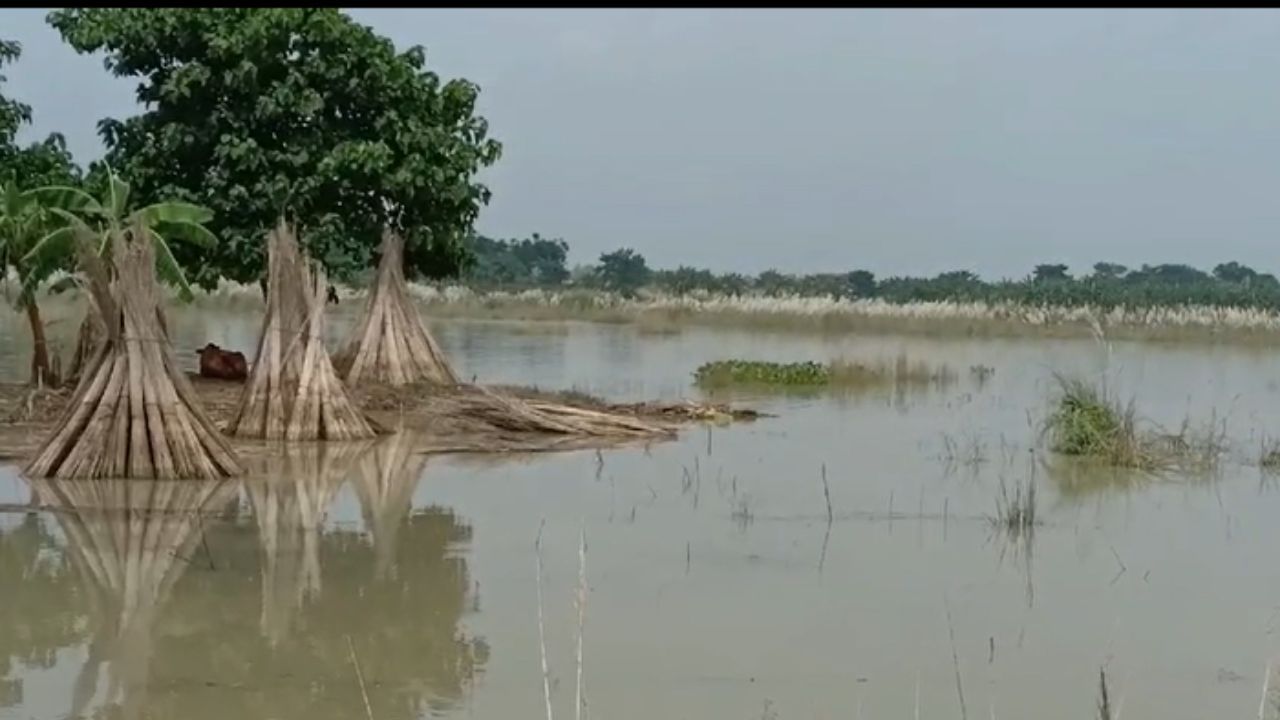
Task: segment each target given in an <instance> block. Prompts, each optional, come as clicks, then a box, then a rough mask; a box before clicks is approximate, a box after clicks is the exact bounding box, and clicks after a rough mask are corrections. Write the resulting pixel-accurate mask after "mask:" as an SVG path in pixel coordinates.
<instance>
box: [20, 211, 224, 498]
mask: <svg viewBox="0 0 1280 720" xmlns="http://www.w3.org/2000/svg"><path fill="white" fill-rule="evenodd" d="M111 257H112V262H111V266H110V267H108V265H107V263H105V262H104V261H103V260H102V259H101V258H100V257H98V255H97V254H96V253H94V252H93V251H92V250H88V249H85V248H84V247H83V246H82V250H81V264H82V266H83V268H84V271H85V273H86V275H87V276H88V280H89V289H90V292H92V293H93V299H94V303H95V306H96V307H97V308H98V310H99V311H100V312H101V314H102V321H103V327H104V329H105V333H106V334H105V337H104V340H103V342H102V344H101V345H100V346H99V347H98V348H97V350H96V351H95V353H94V355H93V357H92V359H90V361H89V362H88V363H87V364H86V366H85V370H84V377H82V378H81V380H80V382H79V384H78V385H77V387H76V391H75V394H74V395H73V396H72V398H71V402H70V404H69V405H68V407H67V410H66V412H65V414H64V415H63V417H62V419H61V420H59V421H58V424H57V426H56V427H55V429H54V431H53V434H52V435H50V436H49V438H48V439H47V440H45V442H44V444H43V445H42V446H41V447H40V449H39V450H38V451H37V452H36V455H35V457H34V459H33V460H32V461H31V462H30V464H29V465H28V466H27V468H26V472H27V474H28V475H30V476H32V477H58V478H164V479H191V478H204V479H215V478H220V477H229V476H233V475H239V474H241V473H242V472H243V470H242V467H241V465H240V461H239V459H238V458H237V457H236V455H235V453H234V452H233V451H232V449H231V446H230V445H229V444H228V442H227V439H226V438H225V437H223V436H222V434H221V433H219V432H218V429H217V428H216V427H215V426H214V424H213V422H212V421H211V420H210V419H209V417H208V415H206V414H205V412H204V409H203V408H202V407H201V406H200V403H199V401H198V400H197V399H196V397H195V392H194V390H193V389H192V387H191V383H190V382H189V381H188V380H187V377H186V375H184V374H183V372H182V371H181V370H180V369H179V368H178V365H177V363H176V361H175V359H174V356H173V348H172V347H171V346H170V345H169V338H168V336H167V334H166V333H165V331H164V328H163V326H162V325H161V322H160V316H159V312H158V305H157V287H156V280H155V250H154V248H153V246H152V238H151V236H150V234H149V232H148V230H147V229H146V228H145V227H143V226H140V225H139V226H135V227H132V228H129V229H127V230H125V231H122V232H119V233H118V234H117V235H116V236H115V237H113V238H111Z"/></svg>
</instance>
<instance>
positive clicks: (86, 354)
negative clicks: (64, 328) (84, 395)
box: [65, 295, 107, 387]
mask: <svg viewBox="0 0 1280 720" xmlns="http://www.w3.org/2000/svg"><path fill="white" fill-rule="evenodd" d="M88 297H89V308H88V309H87V310H86V312H85V314H84V320H82V321H81V322H80V331H79V332H78V333H77V335H76V347H75V350H74V352H72V354H71V369H70V371H69V372H68V373H67V377H66V378H65V382H66V383H67V384H75V385H76V387H79V385H80V382H81V381H83V380H84V378H85V377H87V374H86V372H85V371H86V370H87V369H88V366H89V363H90V362H91V361H92V360H93V358H94V356H95V355H96V354H97V352H98V348H100V347H101V346H102V340H103V337H104V336H105V335H106V334H107V331H106V327H104V325H103V322H102V311H101V310H99V309H98V307H97V303H95V302H94V301H93V295H89V296H88Z"/></svg>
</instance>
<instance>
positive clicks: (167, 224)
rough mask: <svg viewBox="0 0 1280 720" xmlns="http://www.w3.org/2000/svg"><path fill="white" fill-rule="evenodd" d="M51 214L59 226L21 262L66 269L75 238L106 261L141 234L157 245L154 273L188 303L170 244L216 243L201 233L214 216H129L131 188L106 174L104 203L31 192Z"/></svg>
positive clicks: (160, 211)
mask: <svg viewBox="0 0 1280 720" xmlns="http://www.w3.org/2000/svg"><path fill="white" fill-rule="evenodd" d="M31 192H32V193H33V194H34V195H35V197H37V198H38V199H39V200H40V201H41V202H42V203H44V204H45V206H46V207H47V208H48V209H49V211H50V212H51V213H52V214H54V215H56V216H57V217H59V218H61V219H62V221H63V224H62V226H61V227H58V228H57V229H55V230H54V231H52V232H50V233H48V234H47V235H45V236H44V237H42V238H41V239H40V240H39V241H38V242H36V243H35V245H33V246H32V247H31V248H30V250H28V251H27V253H26V254H25V255H24V256H23V258H22V261H23V262H25V263H30V264H32V265H40V264H44V263H50V262H52V263H59V262H62V263H65V261H66V259H67V258H70V257H73V256H74V254H75V243H76V239H77V238H81V237H89V238H93V239H94V240H95V241H96V242H97V246H98V247H97V250H98V253H99V254H101V255H103V256H106V255H108V253H109V251H110V249H111V244H112V243H113V242H116V241H118V240H123V239H125V238H129V239H132V240H143V239H144V238H134V237H132V235H133V234H134V233H135V232H137V229H138V228H141V229H142V231H143V233H145V234H146V235H147V236H148V238H149V239H150V241H151V242H152V243H154V245H155V252H156V273H157V275H158V276H159V277H160V279H161V280H163V281H164V282H166V283H169V284H170V285H173V286H175V287H176V288H177V289H178V297H179V298H181V299H182V301H183V302H190V301H191V300H192V298H193V297H194V295H193V293H192V291H191V284H190V283H189V282H187V276H186V274H185V273H184V272H183V271H182V268H181V267H180V266H179V265H178V261H177V260H176V259H174V256H173V251H172V250H170V248H169V241H170V240H178V241H182V242H189V243H193V244H195V245H199V246H201V247H206V248H207V247H212V246H213V245H214V244H215V243H216V242H217V239H216V237H215V236H214V234H213V233H212V232H211V231H210V230H209V229H208V228H207V227H205V223H207V222H209V221H210V220H212V219H213V212H212V211H210V210H209V209H207V208H204V207H201V206H199V205H193V204H191V203H185V202H177V201H167V202H159V203H154V204H151V205H147V206H144V207H140V208H137V209H135V210H133V211H132V212H130V211H129V195H130V187H129V183H127V182H125V181H124V180H122V179H121V178H120V177H119V176H117V175H116V174H115V172H113V171H112V170H111V169H110V168H108V169H107V183H106V190H105V192H104V193H103V197H101V198H95V197H93V196H92V195H91V194H89V193H87V192H85V191H84V190H81V189H79V188H73V187H45V188H37V189H36V190H33V191H31Z"/></svg>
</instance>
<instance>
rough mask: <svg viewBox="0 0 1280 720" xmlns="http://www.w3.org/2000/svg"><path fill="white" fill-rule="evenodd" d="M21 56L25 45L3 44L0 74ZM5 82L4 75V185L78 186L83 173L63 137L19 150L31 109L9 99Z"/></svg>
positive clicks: (0, 130)
mask: <svg viewBox="0 0 1280 720" xmlns="http://www.w3.org/2000/svg"><path fill="white" fill-rule="evenodd" d="M21 55H22V46H21V45H19V44H18V43H16V42H12V41H8V40H0V70H2V69H3V68H4V66H5V65H8V64H10V63H12V62H14V61H16V60H17V59H18V58H19V57H21ZM4 82H5V76H4V75H3V74H0V183H2V184H16V185H18V186H19V187H24V188H33V187H39V186H41V185H70V184H75V183H78V182H79V181H80V169H79V168H78V167H76V165H75V163H74V162H72V160H71V153H70V152H68V151H67V143H66V140H65V139H64V138H63V137H62V135H59V134H57V133H54V134H52V135H49V136H48V137H47V138H45V139H44V140H42V141H40V142H36V143H32V144H31V145H28V146H27V147H20V146H18V144H17V136H18V130H19V129H21V127H22V126H23V125H26V124H28V123H30V122H31V108H30V106H28V105H26V104H24V103H20V102H18V101H17V100H13V99H11V98H8V97H6V96H5V95H4V92H3V88H4Z"/></svg>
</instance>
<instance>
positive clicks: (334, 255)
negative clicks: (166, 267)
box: [49, 8, 501, 287]
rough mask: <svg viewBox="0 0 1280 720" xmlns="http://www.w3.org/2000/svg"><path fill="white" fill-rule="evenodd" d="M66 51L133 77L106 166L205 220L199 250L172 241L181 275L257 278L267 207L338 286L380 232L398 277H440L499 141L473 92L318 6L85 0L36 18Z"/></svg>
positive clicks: (147, 195) (482, 196) (364, 262)
mask: <svg viewBox="0 0 1280 720" xmlns="http://www.w3.org/2000/svg"><path fill="white" fill-rule="evenodd" d="M49 23H50V24H51V25H52V26H53V27H54V28H56V29H57V30H58V31H59V32H60V33H61V34H62V37H63V38H64V39H65V40H66V41H67V42H68V43H70V44H71V46H72V47H74V48H75V49H76V50H77V51H80V52H84V53H88V52H104V53H105V54H106V65H107V67H108V69H110V70H111V72H113V73H114V74H116V75H118V76H129V77H136V78H138V79H139V84H138V89H137V96H138V100H139V101H140V102H141V103H142V104H143V106H144V110H143V112H141V114H139V115H136V116H134V117H131V118H127V119H124V120H117V119H107V120H103V121H102V122H101V123H100V125H99V131H100V133H101V135H102V137H103V139H104V140H105V142H106V144H107V148H108V149H107V160H108V161H109V162H110V163H111V165H112V166H113V167H115V168H117V169H118V171H119V172H120V173H121V175H122V176H123V177H124V178H125V179H126V180H127V181H128V182H129V183H130V184H131V185H132V187H133V191H134V193H136V194H137V196H138V197H137V199H138V201H139V202H141V203H144V204H145V203H152V202H158V201H160V200H174V199H176V200H185V201H188V202H192V203H196V204H199V205H202V206H205V207H208V208H210V209H211V210H213V212H214V218H215V219H214V222H213V224H212V226H211V229H212V230H213V231H214V232H215V233H217V235H218V237H219V238H220V239H221V242H220V243H219V244H218V245H217V246H215V247H211V248H198V247H175V248H174V253H175V255H176V257H177V261H178V262H179V263H180V264H181V265H182V266H183V267H186V268H190V269H192V270H193V278H192V279H193V280H194V281H195V282H197V283H199V284H201V285H203V286H206V287H211V286H213V285H214V284H215V283H216V282H217V280H218V278H219V277H227V278H230V279H233V280H238V281H241V282H249V281H253V280H256V279H258V278H259V276H260V275H261V272H262V269H263V263H264V256H263V240H262V238H263V234H264V233H265V232H266V230H267V229H268V228H270V227H271V225H272V224H273V223H274V222H275V221H276V219H277V217H278V216H279V213H280V212H281V210H282V209H287V210H288V212H289V213H290V214H291V215H293V216H294V217H295V219H296V220H297V221H298V222H299V223H300V224H301V225H302V227H303V229H304V238H305V242H306V244H307V246H308V250H309V251H310V252H311V253H312V255H313V256H314V257H316V258H318V259H320V260H322V261H323V262H324V263H325V264H326V266H327V267H328V269H329V271H330V273H331V274H332V275H334V276H335V277H336V278H338V279H343V278H349V277H352V276H354V275H355V274H357V273H358V272H360V271H361V270H367V269H368V268H369V267H371V266H372V265H373V263H374V260H373V256H374V255H375V253H376V251H377V248H378V246H379V242H380V239H381V232H382V228H383V226H384V225H388V226H390V227H392V228H394V229H396V230H398V231H400V232H401V234H403V235H404V237H405V238H406V249H405V255H406V264H407V265H408V268H407V269H408V270H409V271H410V272H411V273H416V274H423V275H426V276H430V277H441V276H448V275H451V274H453V273H455V272H457V270H458V268H459V266H460V264H461V263H462V260H463V258H464V257H465V250H464V248H463V245H462V238H463V237H464V235H465V234H466V233H467V232H468V231H469V230H470V228H471V226H472V224H473V223H474V221H475V218H476V216H477V214H478V213H479V210H480V207H481V206H483V205H484V204H486V203H487V202H488V200H489V196H490V193H489V190H488V188H486V187H485V186H484V185H483V184H481V183H479V182H478V181H477V180H476V174H477V173H478V172H479V171H480V170H481V169H482V168H484V167H486V166H488V165H490V164H492V163H493V162H495V161H496V160H497V159H498V157H499V155H500V153H501V146H500V145H499V143H498V142H497V141H495V140H493V139H490V138H489V137H488V123H487V122H486V121H485V120H484V118H482V117H479V116H478V115H476V114H475V102H476V97H477V95H478V92H479V89H478V88H477V86H476V85H474V84H472V83H470V82H468V81H466V80H451V81H448V82H441V80H440V79H439V77H437V75H436V74H435V73H433V72H430V71H427V70H426V69H425V53H424V51H423V49H422V48H421V47H417V46H415V47H412V48H409V49H408V50H407V51H405V52H401V53H398V52H396V49H395V47H394V45H393V44H392V43H391V41H390V40H388V39H386V38H383V37H381V36H379V35H377V34H375V33H374V32H373V31H372V30H371V29H370V28H368V27H366V26H364V25H360V24H358V23H356V22H354V21H353V20H351V18H349V17H347V16H346V15H344V14H343V13H341V12H340V11H338V10H335V9H330V8H229V9H228V8H222V9H207V8H200V9H194V8H181V9H171V8H130V9H109V8H87V9H64V10H57V11H54V12H52V13H50V14H49Z"/></svg>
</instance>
